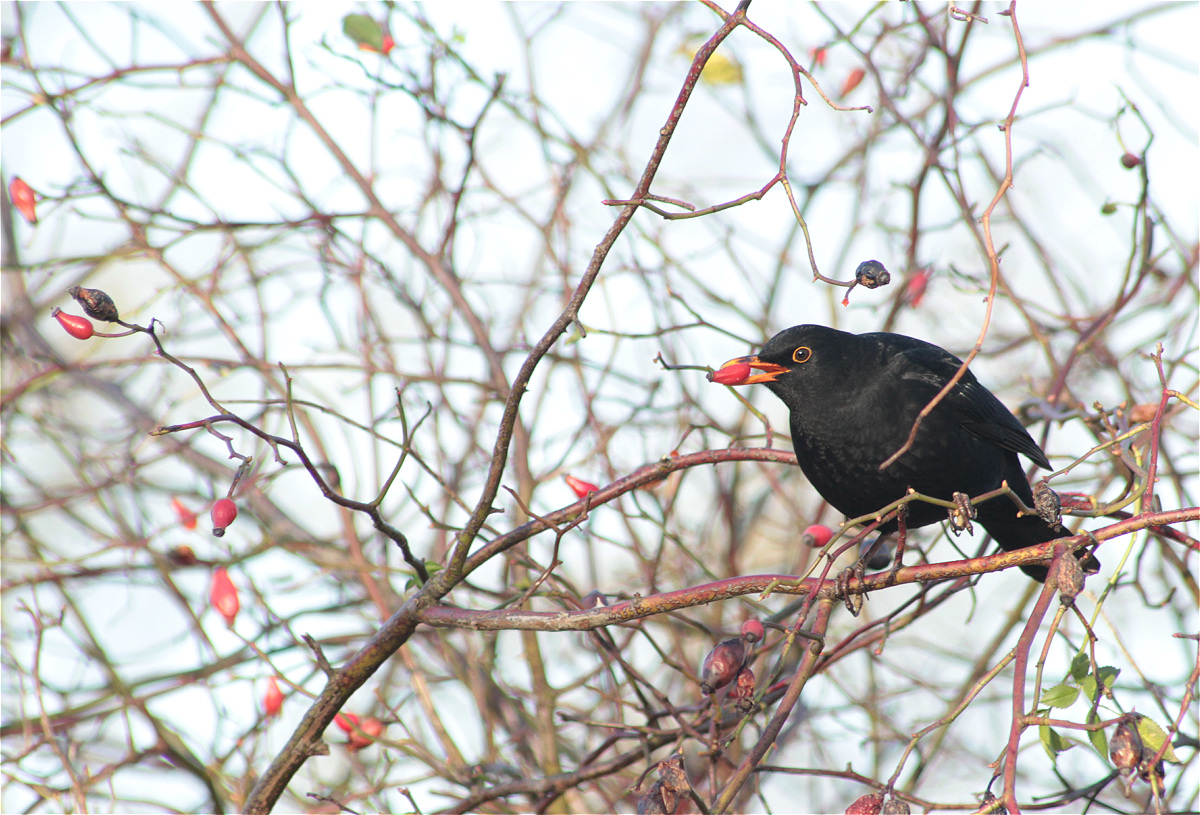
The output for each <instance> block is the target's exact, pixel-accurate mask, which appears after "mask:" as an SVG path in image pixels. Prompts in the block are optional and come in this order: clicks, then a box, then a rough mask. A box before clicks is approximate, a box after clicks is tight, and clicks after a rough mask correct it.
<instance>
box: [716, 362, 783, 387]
mask: <svg viewBox="0 0 1200 815" xmlns="http://www.w3.org/2000/svg"><path fill="white" fill-rule="evenodd" d="M755 371H761V373H754V372H755ZM787 371H788V369H787V368H785V367H783V366H782V365H776V364H775V363H773V362H763V361H762V360H760V359H759V358H758V357H737V358H736V359H731V360H729V361H728V362H726V363H724V364H723V365H722V366H721V367H720V368H718V369H717V370H715V371H712V372H711V373H709V375H708V381H709V382H716V383H717V384H719V385H758V384H760V383H763V382H774V381H775V379H776V378H777V377H779V376H780V375H781V374H785V373H787Z"/></svg>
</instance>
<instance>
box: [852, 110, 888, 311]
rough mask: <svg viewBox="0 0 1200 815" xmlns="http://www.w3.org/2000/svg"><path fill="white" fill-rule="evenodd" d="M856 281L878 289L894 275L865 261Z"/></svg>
mask: <svg viewBox="0 0 1200 815" xmlns="http://www.w3.org/2000/svg"><path fill="white" fill-rule="evenodd" d="M843 95H844V94H843ZM854 279H855V281H856V282H857V283H858V285H860V286H865V287H866V288H868V289H877V288H879V287H880V286H886V285H887V284H888V283H891V282H892V273H891V272H889V271H888V270H887V269H885V268H884V267H883V264H882V263H880V262H879V261H877V260H864V261H863V262H862V263H860V264H858V268H857V269H855V270H854Z"/></svg>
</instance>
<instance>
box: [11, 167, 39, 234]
mask: <svg viewBox="0 0 1200 815" xmlns="http://www.w3.org/2000/svg"><path fill="white" fill-rule="evenodd" d="M8 197H9V198H11V199H12V202H13V206H14V207H16V208H17V212H19V213H21V217H22V218H24V219H25V220H26V221H28V222H29V223H31V224H36V223H37V193H36V192H34V191H33V187H31V186H29V185H28V184H26V183H25V182H24V181H22V180H21V177H20V176H13V180H12V181H11V182H9V185H8Z"/></svg>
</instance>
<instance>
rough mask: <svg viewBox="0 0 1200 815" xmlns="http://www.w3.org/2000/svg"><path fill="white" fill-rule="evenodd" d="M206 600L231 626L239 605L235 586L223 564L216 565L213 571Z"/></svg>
mask: <svg viewBox="0 0 1200 815" xmlns="http://www.w3.org/2000/svg"><path fill="white" fill-rule="evenodd" d="M208 600H209V602H210V603H211V604H212V607H213V608H214V609H216V611H217V613H218V614H220V615H221V616H222V617H224V618H225V624H226V625H228V626H230V627H233V621H234V620H236V619H237V614H238V610H239V609H240V608H241V605H240V603H239V602H238V591H237V587H236V586H234V585H233V581H232V580H230V579H229V572H228V571H226V569H225V567H224V566H218V567H217V568H216V569H215V570H214V571H213V583H212V590H211V591H210V592H209V593H208Z"/></svg>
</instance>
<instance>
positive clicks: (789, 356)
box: [708, 325, 842, 385]
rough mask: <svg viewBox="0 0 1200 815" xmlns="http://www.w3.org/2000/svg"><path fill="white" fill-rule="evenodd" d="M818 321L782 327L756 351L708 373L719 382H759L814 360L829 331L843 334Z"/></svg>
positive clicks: (776, 377) (765, 382)
mask: <svg viewBox="0 0 1200 815" xmlns="http://www.w3.org/2000/svg"><path fill="white" fill-rule="evenodd" d="M841 333H842V332H840V331H835V330H834V329H832V328H825V327H824V326H819V325H798V326H794V327H792V328H788V329H785V330H784V331H780V332H779V333H778V334H776V335H775V336H774V337H772V338H771V339H770V340H768V342H767V344H766V345H764V346H763V347H762V350H761V351H759V352H758V353H757V354H754V355H751V356H746V357H737V358H735V359H731V360H729V361H728V362H726V363H724V364H722V365H721V367H720V368H718V369H717V370H715V371H712V372H711V373H709V374H708V381H709V382H716V383H717V384H720V385H759V384H771V383H774V382H778V381H779V378H780V377H782V376H784V375H785V374H788V373H791V372H793V371H798V370H800V369H801V368H803V366H805V365H810V364H812V363H813V362H814V361H815V360H816V358H817V357H818V356H820V355H822V351H823V350H824V349H825V348H827V344H828V342H829V340H830V335H833V334H841Z"/></svg>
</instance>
